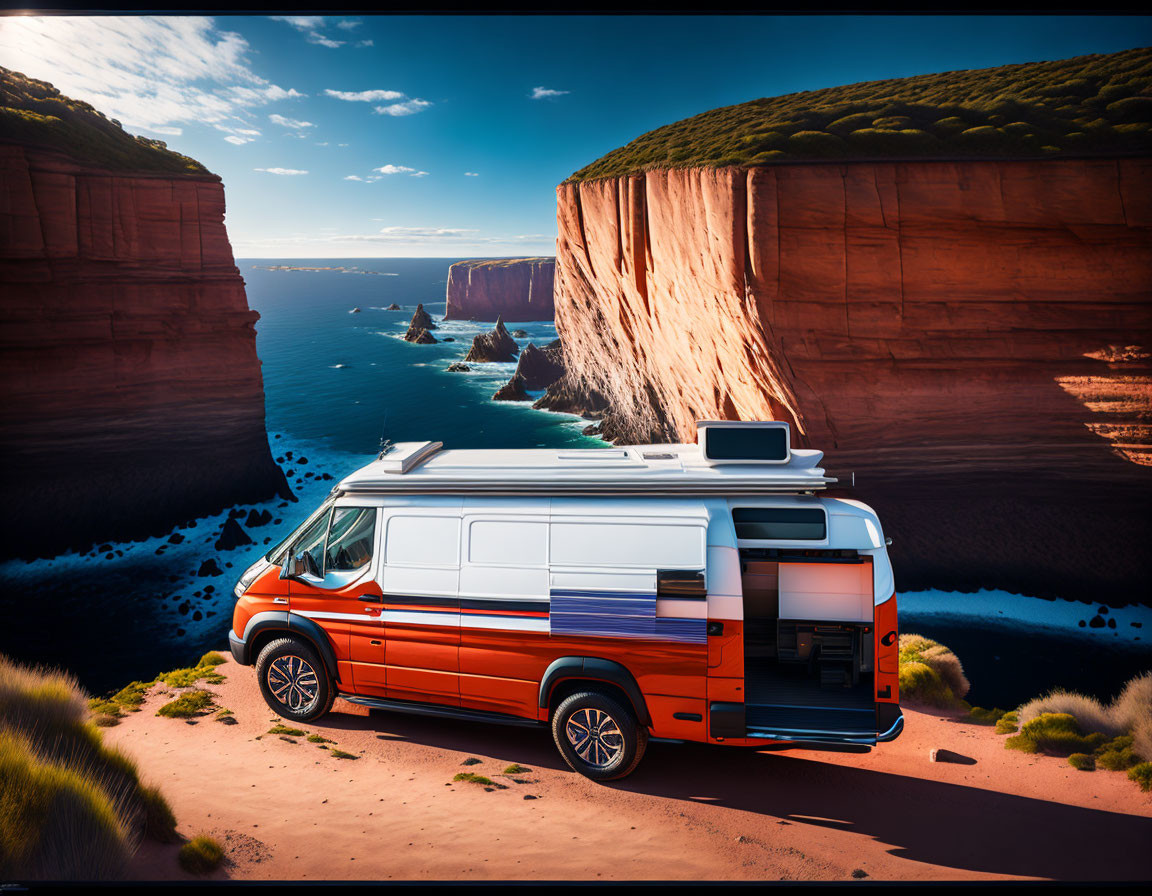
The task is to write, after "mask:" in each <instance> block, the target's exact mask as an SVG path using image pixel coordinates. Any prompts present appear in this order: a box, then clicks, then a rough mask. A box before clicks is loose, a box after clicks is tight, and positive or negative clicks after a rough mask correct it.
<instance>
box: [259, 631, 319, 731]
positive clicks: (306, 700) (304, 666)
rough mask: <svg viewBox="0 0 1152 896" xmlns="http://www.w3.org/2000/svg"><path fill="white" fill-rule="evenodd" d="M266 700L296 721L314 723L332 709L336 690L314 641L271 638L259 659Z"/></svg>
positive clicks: (275, 710)
mask: <svg viewBox="0 0 1152 896" xmlns="http://www.w3.org/2000/svg"><path fill="white" fill-rule="evenodd" d="M256 679H257V681H259V682H260V693H262V694H263V695H264V701H265V702H266V703H267V704H268V705H269V706H270V707H271V708H272V710H273V711H274V712H275V713H276V714H277V715H280V716H282V717H284V718H286V719H291V720H292V721H294V722H311V721H312V720H313V719H318V718H320V717H321V716H322V715H324V714H325V713H326V712H328V710H330V709H331V708H332V703H333V701H334V700H335V699H336V689H335V688H334V687H333V686H332V682H331V680H330V679H329V678H328V670H327V669H325V668H324V662H323V660H321V659H320V657H319V656H318V655H317V654H316V651H315V649H314V648H313V647H312V645H311V644H308V643H307V642H305V641H303V640H301V639H299V638H292V637H288V638H277V639H276V640H275V641H270V642H269V643H268V644H267V646H265V647H264V649H263V650H261V651H260V656H259V658H258V659H257V660H256Z"/></svg>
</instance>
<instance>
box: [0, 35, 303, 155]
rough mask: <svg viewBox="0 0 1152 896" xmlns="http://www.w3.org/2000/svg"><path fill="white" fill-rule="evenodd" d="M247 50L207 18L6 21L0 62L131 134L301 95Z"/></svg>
mask: <svg viewBox="0 0 1152 896" xmlns="http://www.w3.org/2000/svg"><path fill="white" fill-rule="evenodd" d="M249 54H250V50H249V46H248V42H247V41H246V40H245V39H244V38H243V37H242V36H241V35H239V34H237V33H235V32H233V31H227V30H223V29H222V28H220V27H219V26H218V25H217V23H216V21H215V20H214V19H212V18H210V17H206V16H6V17H4V18H3V19H0V59H3V60H4V65H5V66H6V67H8V68H12V69H15V70H17V71H21V72H23V73H24V74H26V75H29V76H30V77H33V78H40V79H43V80H45V81H49V82H51V83H52V84H53V85H55V87H56V88H57V89H58V90H60V92H61V93H64V94H66V95H68V96H72V97H75V98H76V99H81V100H84V101H86V102H89V103H91V104H92V105H93V106H95V107H96V108H97V109H99V110H100V111H101V112H103V113H104V114H105V115H107V116H108V117H109V118H116V119H118V120H120V121H121V122H123V124H124V126H125V127H127V128H141V129H146V130H150V131H153V132H157V133H165V132H164V131H162V130H159V129H160V128H165V127H171V126H172V125H177V124H183V123H191V122H202V123H207V124H214V123H216V122H227V121H232V122H234V123H235V122H242V121H244V120H245V116H246V115H248V114H249V113H248V110H249V109H250V108H252V107H254V106H263V105H267V104H268V103H270V102H275V101H278V100H284V99H294V98H297V97H301V96H303V94H302V93H299V92H297V91H296V90H295V89H291V88H289V89H285V88H283V87H280V86H279V85H276V84H272V83H270V82H269V81H268V80H266V79H265V78H262V77H260V76H259V75H258V74H256V72H255V71H253V70H252V68H251V65H250V61H249Z"/></svg>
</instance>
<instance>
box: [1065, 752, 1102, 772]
mask: <svg viewBox="0 0 1152 896" xmlns="http://www.w3.org/2000/svg"><path fill="white" fill-rule="evenodd" d="M1068 764H1069V765H1070V766H1072V768H1074V769H1076V770H1077V771H1080V772H1094V771H1096V760H1095V758H1094V757H1092V756H1089V755H1088V754H1087V753H1073V754H1072V755H1071V756H1069V757H1068Z"/></svg>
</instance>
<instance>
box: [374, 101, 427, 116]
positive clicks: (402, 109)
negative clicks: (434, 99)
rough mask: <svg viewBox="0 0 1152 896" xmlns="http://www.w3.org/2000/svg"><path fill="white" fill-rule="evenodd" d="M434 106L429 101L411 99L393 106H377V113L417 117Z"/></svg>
mask: <svg viewBox="0 0 1152 896" xmlns="http://www.w3.org/2000/svg"><path fill="white" fill-rule="evenodd" d="M431 105H432V104H431V103H430V102H428V100H420V99H410V100H408V101H406V102H403V103H393V104H392V105H391V106H377V107H376V113H377V114H378V115H392V116H400V115H415V114H416V113H417V112H423V111H424V110H425V109H427V108H428V107H429V106H431Z"/></svg>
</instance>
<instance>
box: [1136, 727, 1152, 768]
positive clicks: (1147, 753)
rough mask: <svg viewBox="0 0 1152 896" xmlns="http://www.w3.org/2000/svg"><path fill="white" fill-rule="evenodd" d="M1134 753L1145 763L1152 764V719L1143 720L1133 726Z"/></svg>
mask: <svg viewBox="0 0 1152 896" xmlns="http://www.w3.org/2000/svg"><path fill="white" fill-rule="evenodd" d="M1132 752H1133V753H1135V754H1136V755H1137V756H1139V757H1140V758H1141V759H1143V760H1144V761H1145V762H1152V719H1142V720H1141V721H1139V722H1137V723H1136V724H1135V725H1133V726H1132Z"/></svg>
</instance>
